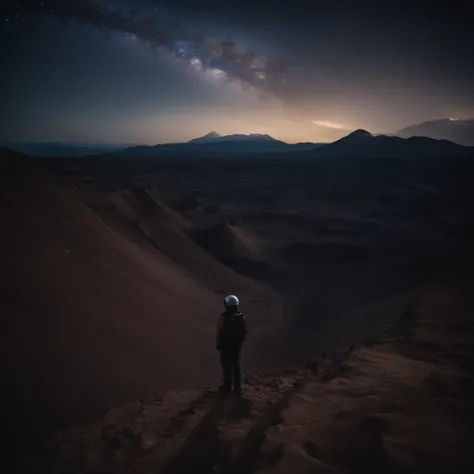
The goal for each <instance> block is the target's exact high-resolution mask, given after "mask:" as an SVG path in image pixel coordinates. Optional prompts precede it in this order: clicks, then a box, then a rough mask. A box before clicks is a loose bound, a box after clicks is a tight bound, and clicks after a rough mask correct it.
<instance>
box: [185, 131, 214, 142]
mask: <svg viewBox="0 0 474 474" xmlns="http://www.w3.org/2000/svg"><path fill="white" fill-rule="evenodd" d="M220 138H222V137H221V136H220V135H219V134H218V133H217V132H214V131H212V132H210V133H208V134H207V135H204V136H203V137H199V138H194V139H192V140H189V142H188V143H201V142H212V141H215V140H219V139H220Z"/></svg>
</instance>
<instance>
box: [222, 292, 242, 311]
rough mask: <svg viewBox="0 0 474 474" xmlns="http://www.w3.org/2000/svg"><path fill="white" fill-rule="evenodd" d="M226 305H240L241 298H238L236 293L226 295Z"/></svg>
mask: <svg viewBox="0 0 474 474" xmlns="http://www.w3.org/2000/svg"><path fill="white" fill-rule="evenodd" d="M224 306H225V307H226V308H231V307H236V306H239V298H237V296H234V295H229V296H226V297H225V299H224Z"/></svg>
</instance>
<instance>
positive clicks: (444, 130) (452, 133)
mask: <svg viewBox="0 0 474 474" xmlns="http://www.w3.org/2000/svg"><path fill="white" fill-rule="evenodd" d="M395 135H397V136H399V137H404V138H408V137H415V136H421V137H429V138H437V139H445V140H449V141H452V142H455V143H459V144H461V145H466V146H474V119H468V120H455V119H448V118H445V119H440V120H431V121H429V122H423V123H420V124H418V125H412V126H410V127H406V128H403V129H402V130H399V131H398V132H396V133H395Z"/></svg>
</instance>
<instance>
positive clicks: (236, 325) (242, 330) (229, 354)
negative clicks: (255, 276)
mask: <svg viewBox="0 0 474 474" xmlns="http://www.w3.org/2000/svg"><path fill="white" fill-rule="evenodd" d="M224 307H225V311H224V312H223V313H222V314H221V315H220V317H219V320H218V322H217V337H216V346H217V350H218V351H220V359H221V364H222V371H223V373H224V384H223V386H222V391H223V392H224V393H225V394H230V393H232V389H233V391H234V393H241V391H242V370H241V367H240V354H241V352H242V344H243V342H244V340H245V336H246V334H247V325H246V321H245V316H244V315H243V314H242V313H241V312H240V311H239V299H238V298H237V296H235V295H229V296H227V297H226V298H225V299H224Z"/></svg>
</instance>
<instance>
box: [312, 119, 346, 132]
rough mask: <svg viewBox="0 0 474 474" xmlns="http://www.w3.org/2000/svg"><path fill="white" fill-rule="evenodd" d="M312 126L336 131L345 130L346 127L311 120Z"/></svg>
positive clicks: (324, 121) (327, 121)
mask: <svg viewBox="0 0 474 474" xmlns="http://www.w3.org/2000/svg"><path fill="white" fill-rule="evenodd" d="M312 122H313V123H314V125H317V126H318V127H324V128H335V129H338V130H345V129H346V127H344V125H341V124H340V123H336V122H330V121H329V120H312Z"/></svg>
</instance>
